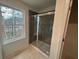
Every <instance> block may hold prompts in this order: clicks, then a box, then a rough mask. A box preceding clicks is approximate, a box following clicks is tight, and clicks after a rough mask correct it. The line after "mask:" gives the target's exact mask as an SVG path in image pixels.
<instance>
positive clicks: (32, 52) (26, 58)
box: [12, 45, 48, 59]
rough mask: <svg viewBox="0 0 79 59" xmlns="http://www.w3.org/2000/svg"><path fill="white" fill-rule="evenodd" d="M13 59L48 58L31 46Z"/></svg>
mask: <svg viewBox="0 0 79 59" xmlns="http://www.w3.org/2000/svg"><path fill="white" fill-rule="evenodd" d="M12 59H48V58H47V57H46V56H44V55H43V54H41V53H40V52H39V51H37V50H36V49H35V48H33V47H32V46H31V45H30V47H29V48H28V49H27V50H26V51H24V52H22V53H21V54H19V55H17V56H15V57H13V58H12Z"/></svg>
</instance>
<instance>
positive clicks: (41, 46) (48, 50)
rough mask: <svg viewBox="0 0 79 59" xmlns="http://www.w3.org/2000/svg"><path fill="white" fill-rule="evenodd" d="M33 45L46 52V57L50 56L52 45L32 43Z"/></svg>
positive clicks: (39, 42) (40, 42)
mask: <svg viewBox="0 0 79 59" xmlns="http://www.w3.org/2000/svg"><path fill="white" fill-rule="evenodd" d="M32 45H34V46H35V47H37V48H38V49H40V50H41V51H42V52H44V53H45V54H46V55H48V56H49V54H50V45H48V44H46V43H44V42H43V41H40V40H39V41H38V42H37V41H34V42H33V43H32Z"/></svg>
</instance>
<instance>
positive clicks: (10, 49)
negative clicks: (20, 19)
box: [0, 0, 29, 56]
mask: <svg viewBox="0 0 79 59" xmlns="http://www.w3.org/2000/svg"><path fill="white" fill-rule="evenodd" d="M0 4H3V5H7V6H9V7H12V8H16V9H19V10H21V11H22V12H23V13H24V19H25V34H26V37H25V38H23V39H22V40H18V41H16V42H13V43H10V44H7V45H3V48H4V55H6V56H7V55H11V54H13V53H14V52H16V51H21V50H22V49H25V48H27V46H28V39H29V28H28V23H29V22H28V21H29V18H28V15H29V14H28V10H29V8H28V7H27V6H26V5H25V4H24V3H22V2H20V1H19V0H0Z"/></svg>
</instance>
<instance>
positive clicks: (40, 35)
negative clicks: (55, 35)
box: [32, 12, 54, 55]
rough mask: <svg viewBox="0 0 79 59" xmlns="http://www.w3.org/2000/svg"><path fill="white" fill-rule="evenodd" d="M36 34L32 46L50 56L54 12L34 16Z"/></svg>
mask: <svg viewBox="0 0 79 59" xmlns="http://www.w3.org/2000/svg"><path fill="white" fill-rule="evenodd" d="M33 17H34V21H33V23H34V33H33V36H34V37H36V39H34V41H33V42H32V45H33V46H35V47H37V48H38V49H40V50H41V51H42V52H44V53H45V54H46V55H49V54H50V45H51V38H52V28H53V21H54V12H48V13H43V14H37V15H34V16H33Z"/></svg>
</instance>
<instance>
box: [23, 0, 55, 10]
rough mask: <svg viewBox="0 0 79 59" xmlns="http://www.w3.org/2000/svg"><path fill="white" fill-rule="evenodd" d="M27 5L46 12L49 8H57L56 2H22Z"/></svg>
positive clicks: (53, 0) (29, 0) (51, 0)
mask: <svg viewBox="0 0 79 59" xmlns="http://www.w3.org/2000/svg"><path fill="white" fill-rule="evenodd" d="M22 1H23V2H24V3H25V4H27V5H28V6H30V7H31V8H33V9H36V10H44V9H46V8H48V7H51V8H52V7H55V1H56V0H22Z"/></svg>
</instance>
